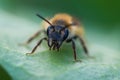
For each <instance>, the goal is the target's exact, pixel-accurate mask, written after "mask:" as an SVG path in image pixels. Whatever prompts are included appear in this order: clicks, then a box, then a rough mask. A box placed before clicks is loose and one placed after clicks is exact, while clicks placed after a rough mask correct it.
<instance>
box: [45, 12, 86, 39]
mask: <svg viewBox="0 0 120 80" xmlns="http://www.w3.org/2000/svg"><path fill="white" fill-rule="evenodd" d="M57 20H63V21H64V22H65V23H66V24H67V25H68V24H71V23H73V17H72V16H70V15H69V14H66V13H59V14H56V15H55V16H54V17H53V18H51V19H49V21H50V22H51V23H52V24H53V25H54V24H55V22H56V21H57ZM77 22H78V21H77ZM43 26H44V28H45V30H47V28H48V26H49V24H48V23H46V22H43ZM68 28H69V30H70V32H71V33H73V34H75V35H77V36H79V37H83V35H84V29H83V27H82V25H81V24H80V25H75V26H70V27H68Z"/></svg>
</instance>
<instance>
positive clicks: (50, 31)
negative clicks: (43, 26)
mask: <svg viewBox="0 0 120 80" xmlns="http://www.w3.org/2000/svg"><path fill="white" fill-rule="evenodd" d="M54 31H55V29H54V26H50V27H48V29H47V35H49V34H51V33H52V32H54Z"/></svg>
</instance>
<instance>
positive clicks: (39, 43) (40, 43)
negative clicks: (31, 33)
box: [27, 38, 48, 54]
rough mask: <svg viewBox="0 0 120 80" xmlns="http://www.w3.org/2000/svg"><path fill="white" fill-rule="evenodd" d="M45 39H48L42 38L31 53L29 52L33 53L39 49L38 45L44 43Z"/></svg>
mask: <svg viewBox="0 0 120 80" xmlns="http://www.w3.org/2000/svg"><path fill="white" fill-rule="evenodd" d="M43 40H46V41H48V39H47V38H42V39H41V40H39V41H38V43H37V45H36V46H35V47H34V48H33V50H32V51H31V52H30V53H27V54H33V53H34V52H35V50H36V49H37V47H38V46H39V45H40V44H41V43H42V41H43Z"/></svg>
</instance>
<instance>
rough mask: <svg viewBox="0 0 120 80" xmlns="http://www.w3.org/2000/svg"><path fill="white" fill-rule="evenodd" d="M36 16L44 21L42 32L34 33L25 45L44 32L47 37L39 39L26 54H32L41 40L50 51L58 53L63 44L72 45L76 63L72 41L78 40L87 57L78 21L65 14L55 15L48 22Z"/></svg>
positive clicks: (75, 57) (74, 46)
mask: <svg viewBox="0 0 120 80" xmlns="http://www.w3.org/2000/svg"><path fill="white" fill-rule="evenodd" d="M36 15H37V16H38V17H39V18H41V19H42V20H43V21H44V22H43V27H44V30H39V31H38V32H36V33H35V34H34V35H33V36H32V37H30V38H29V39H28V40H27V41H26V44H29V43H30V42H31V41H32V40H33V39H35V38H36V37H37V36H38V35H39V34H40V33H41V32H44V33H45V34H46V35H47V36H46V37H43V38H42V39H40V40H39V41H38V43H37V44H36V46H35V47H34V48H33V49H32V51H31V52H30V53H28V54H33V53H34V52H35V51H36V49H37V47H38V46H39V45H40V44H41V43H42V41H43V40H45V41H47V44H48V47H49V49H50V50H51V49H52V50H57V51H59V49H60V47H61V45H62V44H63V42H66V43H71V44H72V49H73V56H74V60H75V61H77V55H76V45H75V41H74V40H75V39H77V38H78V39H79V40H80V42H81V45H82V47H83V50H84V52H85V53H86V54H87V55H88V49H87V47H86V44H85V41H84V39H83V35H84V29H83V27H82V24H81V23H80V21H79V20H78V19H76V18H75V17H72V16H71V15H69V14H66V13H59V14H56V15H54V17H53V18H51V19H49V20H48V19H45V18H44V17H42V16H41V15H40V14H36Z"/></svg>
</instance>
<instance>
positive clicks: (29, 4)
mask: <svg viewBox="0 0 120 80" xmlns="http://www.w3.org/2000/svg"><path fill="white" fill-rule="evenodd" d="M61 12H64V13H68V14H71V15H73V16H76V17H78V18H79V19H80V20H81V21H82V23H83V24H84V27H85V32H86V36H85V37H86V40H87V43H88V46H89V47H90V46H91V45H93V44H95V45H100V46H102V47H103V48H100V49H99V50H101V51H102V50H103V52H104V47H105V48H107V49H110V50H111V49H112V50H114V51H116V52H117V53H115V54H114V53H111V54H113V55H116V56H120V1H119V0H69V1H68V0H24V1H22V0H0V31H1V32H0V37H1V38H0V39H1V41H3V42H1V46H0V47H5V46H4V44H7V43H6V41H4V40H5V39H7V38H8V39H9V38H17V39H16V41H18V42H22V41H23V40H25V39H26V36H28V34H32V32H35V31H36V30H37V29H38V28H39V22H40V21H41V20H40V19H39V18H37V17H36V15H35V14H36V13H40V14H41V15H43V16H44V17H52V16H53V15H54V14H56V13H61ZM6 15H7V16H6ZM10 16H14V17H10ZM17 18H18V19H20V20H18V21H17ZM21 20H25V21H26V22H25V23H23V24H22V23H21V22H24V21H21ZM14 21H16V22H14ZM19 21H21V22H19ZM27 21H28V22H29V23H30V22H31V24H32V23H33V26H32V25H31V24H29V25H28V24H27ZM12 24H13V25H12ZM24 24H25V25H24ZM34 24H35V25H34ZM13 26H14V27H13ZM23 26H26V28H23ZM18 27H19V28H18ZM20 27H21V28H20ZM28 28H29V29H28ZM34 29H35V30H34ZM16 30H20V31H23V33H21V32H19V33H17V31H16ZM27 30H28V32H27ZM15 31H16V32H15ZM13 32H14V36H15V37H13V34H11V33H13ZM4 34H5V36H6V37H4ZM24 34H25V36H24ZM16 36H17V37H16ZM22 36H24V37H22ZM21 38H22V39H21ZM18 39H19V40H18ZM13 42H14V41H13ZM13 42H9V43H8V44H7V46H9V47H10V49H12V48H11V47H13V44H14V45H15V44H17V42H16V43H13ZM12 43H13V44H12ZM15 47H16V46H15ZM13 49H16V48H13ZM90 49H91V48H90ZM93 51H94V49H93ZM106 54H107V55H106V56H108V55H109V54H108V53H106ZM96 55H97V54H96ZM104 57H105V56H104ZM1 59H2V58H1ZM108 60H109V59H108ZM117 60H120V59H117ZM103 62H104V60H103ZM1 65H2V66H3V68H2V70H3V69H4V64H3V63H2V61H1ZM5 69H6V68H5ZM7 70H8V73H9V69H7ZM3 71H4V70H3ZM4 72H5V73H4ZM4 72H1V73H0V74H3V75H6V76H7V74H6V71H4ZM12 78H13V79H16V78H14V77H13V74H12ZM1 80H2V79H1ZM4 80H5V79H4Z"/></svg>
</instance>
